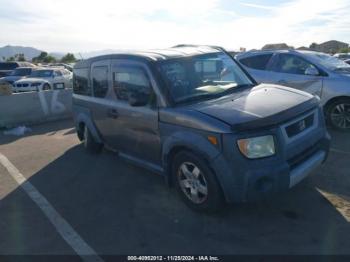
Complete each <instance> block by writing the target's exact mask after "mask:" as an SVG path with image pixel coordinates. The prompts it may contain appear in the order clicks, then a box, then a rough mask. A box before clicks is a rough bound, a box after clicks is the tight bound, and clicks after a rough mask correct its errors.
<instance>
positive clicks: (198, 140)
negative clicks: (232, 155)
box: [162, 131, 221, 178]
mask: <svg viewBox="0 0 350 262" xmlns="http://www.w3.org/2000/svg"><path fill="white" fill-rule="evenodd" d="M179 147H182V148H186V149H188V150H191V151H193V152H195V153H198V154H199V155H201V156H202V157H204V158H205V159H206V160H208V161H211V160H213V159H215V158H216V157H217V156H218V155H219V154H220V153H221V150H220V147H216V146H214V145H212V144H211V143H210V142H209V141H208V140H207V139H206V138H205V136H203V135H200V134H196V133H193V132H189V131H178V132H175V133H173V134H171V135H170V136H167V137H166V138H165V140H164V141H163V142H162V165H163V168H164V174H165V176H166V177H167V178H169V177H170V174H171V172H170V167H171V163H170V159H169V157H170V154H171V151H172V150H173V149H175V148H179Z"/></svg>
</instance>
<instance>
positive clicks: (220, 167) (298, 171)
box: [213, 133, 330, 202]
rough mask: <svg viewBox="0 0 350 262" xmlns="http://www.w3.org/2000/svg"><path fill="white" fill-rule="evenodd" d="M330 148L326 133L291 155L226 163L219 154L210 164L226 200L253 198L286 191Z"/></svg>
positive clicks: (324, 155) (309, 170)
mask: <svg viewBox="0 0 350 262" xmlns="http://www.w3.org/2000/svg"><path fill="white" fill-rule="evenodd" d="M329 148H330V136H329V134H328V133H326V134H325V136H324V137H322V138H321V139H319V140H317V141H315V142H314V143H312V144H311V145H310V146H308V147H307V148H306V149H304V150H303V151H301V152H300V153H298V154H297V155H294V156H293V157H292V158H290V159H282V158H278V157H276V158H266V159H260V160H248V159H247V160H245V161H238V162H240V164H239V166H238V165H237V163H238V162H236V163H229V162H228V161H227V160H225V159H224V158H221V157H218V158H217V159H216V160H215V161H213V168H214V170H216V172H217V174H218V177H219V181H220V184H221V186H222V188H223V191H224V195H225V197H226V201H227V202H247V201H256V200H259V199H262V198H266V197H269V196H271V195H275V194H278V193H282V192H286V191H288V190H289V189H290V188H291V187H293V186H295V185H296V184H298V183H299V182H301V181H302V180H303V179H305V178H306V177H307V176H309V175H310V174H311V173H312V172H313V171H314V170H315V169H316V168H317V167H318V166H320V165H321V164H322V163H323V162H325V161H326V159H327V157H328V152H329ZM228 170H231V171H230V172H228ZM224 173H225V174H226V175H224Z"/></svg>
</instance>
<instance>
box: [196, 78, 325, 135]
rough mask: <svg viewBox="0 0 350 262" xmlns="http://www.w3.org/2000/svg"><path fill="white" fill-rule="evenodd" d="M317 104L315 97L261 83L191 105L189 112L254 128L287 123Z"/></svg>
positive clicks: (243, 128) (235, 125)
mask: <svg viewBox="0 0 350 262" xmlns="http://www.w3.org/2000/svg"><path fill="white" fill-rule="evenodd" d="M318 104H319V99H317V98H316V97H314V96H312V95H310V94H308V93H305V92H302V91H299V90H296V89H292V88H288V87H283V86H278V85H269V84H261V85H258V86H256V87H253V88H251V89H247V90H245V91H244V92H242V93H241V92H240V93H237V94H232V95H229V96H226V97H224V98H221V99H218V100H211V101H206V102H203V103H200V104H197V105H193V106H192V109H193V110H196V111H199V112H201V113H203V114H206V115H209V116H211V117H214V118H216V119H219V120H221V121H223V122H225V123H227V124H229V125H230V126H231V127H232V129H234V130H247V129H256V128H261V127H267V126H274V125H276V124H279V123H282V122H284V121H287V120H289V119H291V118H293V117H296V116H297V115H299V114H301V113H304V112H306V111H308V110H310V109H312V108H315V107H316V106H317V105H318Z"/></svg>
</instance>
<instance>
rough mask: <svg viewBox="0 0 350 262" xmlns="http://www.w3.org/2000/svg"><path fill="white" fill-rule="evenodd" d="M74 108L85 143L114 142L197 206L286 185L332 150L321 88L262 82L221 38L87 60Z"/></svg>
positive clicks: (78, 70) (79, 69)
mask: <svg viewBox="0 0 350 262" xmlns="http://www.w3.org/2000/svg"><path fill="white" fill-rule="evenodd" d="M73 110H74V118H75V122H76V130H77V134H78V137H79V138H80V139H81V140H83V141H84V145H85V147H86V149H88V150H89V151H91V152H99V151H100V150H101V149H102V147H103V145H106V146H108V147H109V148H112V149H114V150H115V151H117V152H118V153H119V156H121V157H123V158H125V159H126V160H129V161H131V162H133V163H135V164H138V165H140V166H142V167H145V168H148V169H150V170H152V171H154V172H156V173H159V174H161V175H163V176H164V177H165V178H166V181H167V182H168V184H169V185H174V186H175V187H176V188H177V190H178V192H179V194H180V195H181V197H182V198H183V199H184V201H185V202H186V203H187V204H188V205H189V206H190V207H192V208H194V209H196V210H217V209H219V208H220V207H221V206H222V205H223V204H224V203H225V202H242V201H250V200H256V199H259V198H261V197H265V196H267V195H270V194H273V193H278V192H282V191H286V190H287V189H289V188H291V187H293V186H294V185H295V184H297V183H298V182H300V181H301V180H302V179H304V178H305V177H306V176H307V175H309V174H310V172H311V171H312V170H314V169H315V168H316V167H317V166H319V165H320V164H321V163H323V162H324V161H325V159H326V158H327V155H328V150H329V142H330V137H329V135H328V133H327V131H326V128H325V123H324V118H323V113H322V108H321V107H320V105H319V99H318V98H317V97H315V96H313V95H310V94H308V93H305V92H302V91H299V90H295V89H292V88H288V87H282V86H278V85H268V84H262V85H257V84H256V82H255V81H254V79H252V78H251V77H250V76H249V75H248V74H247V73H246V72H245V70H244V69H243V68H242V67H241V66H240V65H239V64H238V63H237V62H236V61H235V60H234V59H233V58H232V57H231V56H230V55H229V54H228V53H226V52H225V51H224V50H223V49H221V48H217V47H207V46H177V47H174V48H170V49H165V50H155V51H147V52H132V53H120V54H113V55H105V56H99V57H95V58H91V59H88V60H84V61H81V62H79V63H77V64H76V65H75V67H74V95H73Z"/></svg>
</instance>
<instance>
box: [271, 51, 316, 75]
mask: <svg viewBox="0 0 350 262" xmlns="http://www.w3.org/2000/svg"><path fill="white" fill-rule="evenodd" d="M308 68H315V67H314V66H313V65H312V64H310V63H308V62H306V61H305V60H304V59H302V58H300V57H297V56H295V55H291V54H280V55H279V56H278V61H277V63H276V65H275V66H274V68H273V71H275V72H278V73H285V74H295V75H305V72H306V69H308ZM315 69H316V68H315Z"/></svg>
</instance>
